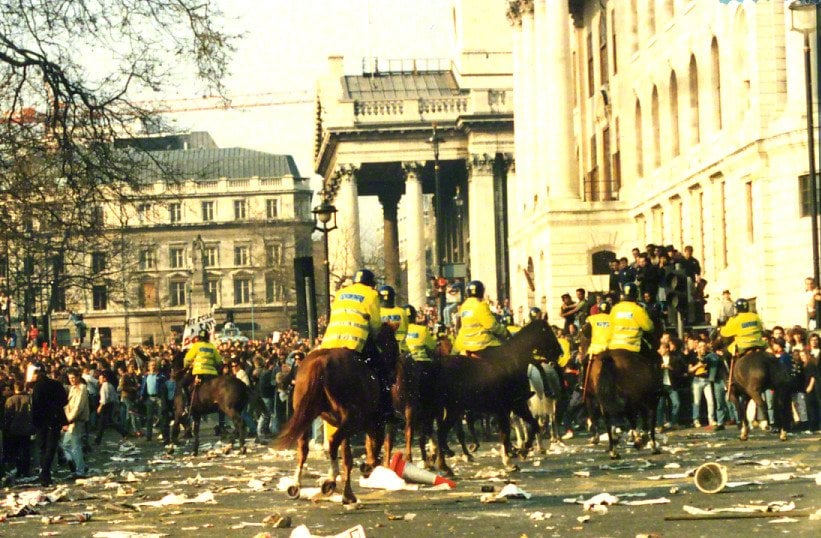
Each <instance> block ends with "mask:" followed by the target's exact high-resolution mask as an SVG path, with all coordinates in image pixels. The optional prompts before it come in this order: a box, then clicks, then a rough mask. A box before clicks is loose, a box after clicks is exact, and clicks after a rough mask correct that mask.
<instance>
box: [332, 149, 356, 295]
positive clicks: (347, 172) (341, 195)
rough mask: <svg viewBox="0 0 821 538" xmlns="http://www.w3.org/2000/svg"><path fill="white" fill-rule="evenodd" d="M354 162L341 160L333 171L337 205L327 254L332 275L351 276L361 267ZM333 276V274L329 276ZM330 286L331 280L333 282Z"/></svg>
mask: <svg viewBox="0 0 821 538" xmlns="http://www.w3.org/2000/svg"><path fill="white" fill-rule="evenodd" d="M358 170H359V167H358V166H356V165H350V164H343V165H340V166H339V169H338V170H337V171H336V172H334V175H333V178H332V182H334V183H336V185H337V194H336V200H335V203H336V209H337V211H338V213H337V226H339V232H338V233H331V234H330V235H329V237H328V239H329V241H330V242H331V245H330V248H329V250H330V252H329V256H328V257H329V258H330V259H331V260H330V261H331V272H332V273H333V275H334V277H338V278H339V277H341V278H350V277H352V276H353V275H354V273H355V272H356V270H357V269H359V268H360V267H362V247H361V245H360V238H359V191H358V188H357V185H356V172H357V171H358ZM332 280H333V278H332ZM332 287H333V284H332Z"/></svg>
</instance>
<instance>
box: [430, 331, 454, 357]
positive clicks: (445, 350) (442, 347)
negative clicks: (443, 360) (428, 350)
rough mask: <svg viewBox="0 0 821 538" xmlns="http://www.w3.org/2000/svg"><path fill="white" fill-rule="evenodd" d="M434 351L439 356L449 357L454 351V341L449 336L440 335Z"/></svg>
mask: <svg viewBox="0 0 821 538" xmlns="http://www.w3.org/2000/svg"><path fill="white" fill-rule="evenodd" d="M434 353H435V354H436V356H437V357H447V356H448V355H450V354H451V353H453V342H451V341H450V338H448V337H447V336H440V337H439V338H437V339H436V349H435V350H434Z"/></svg>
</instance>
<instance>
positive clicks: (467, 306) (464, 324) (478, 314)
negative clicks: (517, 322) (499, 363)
mask: <svg viewBox="0 0 821 538" xmlns="http://www.w3.org/2000/svg"><path fill="white" fill-rule="evenodd" d="M459 320H460V322H461V326H460V327H459V334H457V335H456V342H454V344H453V349H454V351H455V352H458V353H461V352H463V351H481V350H483V349H485V348H488V347H491V346H498V345H501V342H500V341H499V337H501V336H504V335H505V327H504V325H502V324H501V323H499V320H497V319H496V316H494V315H493V312H491V311H490V306H489V305H488V304H487V303H486V302H484V301H483V300H481V299H477V298H476V297H468V298H467V299H466V300H465V302H464V303H462V306H460V307H459Z"/></svg>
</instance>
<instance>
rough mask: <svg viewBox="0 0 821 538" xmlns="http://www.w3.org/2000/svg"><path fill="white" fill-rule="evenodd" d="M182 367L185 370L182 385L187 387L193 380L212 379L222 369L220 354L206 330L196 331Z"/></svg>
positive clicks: (200, 381)
mask: <svg viewBox="0 0 821 538" xmlns="http://www.w3.org/2000/svg"><path fill="white" fill-rule="evenodd" d="M183 367H184V368H185V369H186V370H187V372H186V374H185V378H184V380H183V385H184V386H186V387H189V388H190V386H191V384H192V383H194V382H196V383H202V382H203V381H206V380H208V379H214V378H215V377H217V376H218V375H219V374H220V372H221V371H222V355H220V352H219V350H217V346H215V345H214V344H212V343H211V342H210V341H209V338H208V331H207V330H205V329H200V331H199V333H197V336H196V337H195V339H194V343H193V344H191V347H189V348H188V351H187V352H186V353H185V358H184V359H183Z"/></svg>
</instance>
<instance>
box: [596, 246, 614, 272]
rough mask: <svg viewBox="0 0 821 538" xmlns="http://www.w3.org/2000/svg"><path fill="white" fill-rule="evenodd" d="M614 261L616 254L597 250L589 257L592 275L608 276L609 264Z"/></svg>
mask: <svg viewBox="0 0 821 538" xmlns="http://www.w3.org/2000/svg"><path fill="white" fill-rule="evenodd" d="M614 261H616V253H615V252H612V251H610V250H599V251H598V252H594V253H593V255H592V256H591V262H592V265H593V274H594V275H609V274H610V262H614Z"/></svg>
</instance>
